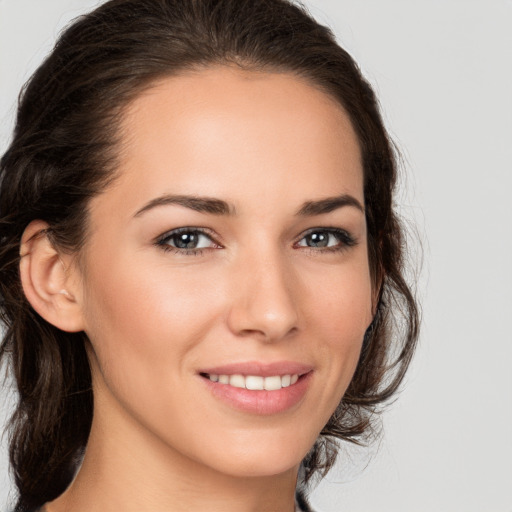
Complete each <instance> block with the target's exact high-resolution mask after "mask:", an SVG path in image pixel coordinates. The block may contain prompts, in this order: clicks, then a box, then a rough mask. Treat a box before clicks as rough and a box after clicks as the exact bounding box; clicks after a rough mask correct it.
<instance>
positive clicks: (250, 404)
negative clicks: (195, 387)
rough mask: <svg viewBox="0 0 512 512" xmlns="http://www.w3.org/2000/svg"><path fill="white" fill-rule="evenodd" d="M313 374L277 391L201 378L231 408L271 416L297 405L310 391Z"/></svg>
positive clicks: (307, 374) (310, 373)
mask: <svg viewBox="0 0 512 512" xmlns="http://www.w3.org/2000/svg"><path fill="white" fill-rule="evenodd" d="M312 373H313V372H309V373H306V374H304V375H302V376H301V377H300V378H299V380H298V381H297V382H296V383H295V384H292V385H291V386H288V387H286V388H281V389H277V390H275V391H266V390H261V391H253V390H248V389H245V388H236V387H234V386H230V385H229V384H220V383H219V382H212V381H211V380H210V379H208V378H207V377H202V376H201V377H200V378H201V379H202V380H203V381H204V383H205V385H206V386H207V387H208V389H209V390H210V391H211V392H212V393H213V395H214V396H215V397H216V398H218V399H220V400H222V401H223V402H224V403H227V404H228V405H230V406H231V407H234V408H235V409H238V410H240V411H244V412H248V413H252V414H260V415H269V414H278V413H280V412H284V411H287V410H288V409H291V408H292V407H294V406H295V405H297V404H298V403H299V402H300V401H301V400H302V399H303V398H304V396H305V394H306V391H307V390H308V387H309V383H310V380H311V376H312Z"/></svg>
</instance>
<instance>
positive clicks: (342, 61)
mask: <svg viewBox="0 0 512 512" xmlns="http://www.w3.org/2000/svg"><path fill="white" fill-rule="evenodd" d="M395 179H396V167H395V161H394V156H393V152H392V148H391V144H390V141H389V139H388V137H387V134H386V131H385V129H384V127H383V125H382V121H381V118H380V115H379V112H378V108H377V104H376V100H375V97H374V95H373V92H372V91H371V89H370V87H369V86H368V84H367V83H366V82H365V80H364V79H363V78H362V77H361V75H360V72H359V70H358V68H357V66H356V65H355V63H354V62H353V60H352V59H351V57H350V56H349V55H348V54H347V53H346V52H345V51H344V50H343V49H341V48H340V47H339V46H338V45H337V44H336V42H335V41H334V38H333V36H332V34H331V33H330V32H329V30H328V29H326V28H325V27H323V26H321V25H319V24H317V23H316V22H315V21H314V20H313V19H311V18H310V17H309V15H308V14H307V13H305V12H304V10H303V9H301V8H300V7H299V6H297V5H295V4H293V3H290V2H288V1H285V0H261V1H260V0H258V1H254V0H217V1H212V0H191V1H187V2H184V1H183V0H159V1H154V0H111V1H110V2H106V3H105V4H104V5H102V6H101V7H99V8H98V9H96V10H95V11H94V12H93V13H91V14H89V15H88V16H85V17H82V18H80V19H79V20H77V21H76V22H75V23H74V24H73V25H71V26H70V27H69V28H68V29H67V30H66V31H65V32H64V34H63V35H62V36H61V38H60V40H59V41H58V43H57V45H56V47H55V49H54V51H53V52H52V54H51V55H50V56H49V57H48V59H47V60H46V61H45V62H44V63H43V65H42V66H41V67H40V68H39V69H38V70H37V72H36V73H35V74H34V76H33V77H32V78H31V80H30V82H29V83H28V85H27V86H26V88H25V89H24V92H23V95H22V98H21V100H20V105H19V110H18V118H17V124H16V129H15V135H14V139H13V142H12V144H11V146H10V147H9V149H8V150H7V152H6V153H5V155H4V157H3V158H2V161H1V180H2V181H1V192H0V218H1V223H0V226H1V228H0V229H1V231H0V236H1V240H2V249H1V253H0V254H1V256H0V269H1V270H0V272H1V274H0V281H1V287H2V288H1V296H2V319H3V322H4V323H5V325H6V334H5V338H4V342H3V345H2V355H3V356H4V357H8V358H9V360H10V362H11V366H12V372H13V375H14V377H15V379H16V382H17V385H18V389H19V403H18V406H17V409H16V411H15V413H14V417H13V421H12V425H11V432H12V440H11V446H10V455H11V464H12V467H13V469H14V476H15V482H16V485H17V487H18V490H19V499H18V503H17V505H16V510H20V511H23V510H44V511H46V512H61V511H69V512H81V511H86V510H87V511H93V510H101V511H107V510H115V511H118V510H123V511H130V510H138V511H140V510H145V511H146V510H147V511H153V510H155V511H156V510H158V511H160V510H173V511H185V510H187V511H191V510H222V511H230V510H237V511H252V510H265V511H275V512H280V511H289V512H290V511H292V510H294V507H296V510H308V509H309V507H308V504H307V500H306V484H307V483H309V482H311V481H312V477H314V476H315V475H319V476H322V475H325V473H326V472H327V471H328V469H329V468H330V467H331V466H332V464H333V463H334V460H335V457H336V452H337V445H336V440H347V441H351V442H361V441H362V440H364V439H365V437H368V435H369V434H370V433H371V431H372V421H371V420H372V418H373V417H374V415H375V413H376V412H377V411H378V405H379V404H381V403H383V402H385V401H386V400H387V399H389V398H390V397H391V396H392V395H393V394H394V392H395V391H396V390H397V388H398V386H399V384H400V382H401V380H402V378H403V376H404V373H405V371H406V369H407V366H408V364H409V361H410V358H411V356H412V352H413V349H414V345H415V341H416V338H417V311H416V306H415V302H414V299H413V297H412V295H411V293H410V291H409V288H408V286H407V284H406V283H405V281H404V279H403V275H402V273H403V268H402V267H403V256H404V255H403V253H402V250H403V249H402V245H403V244H402V234H401V228H400V225H399V222H398V220H397V218H396V216H395V214H394V212H393V208H392V206H393V203H392V195H393V188H394V184H395ZM397 315H398V316H397ZM397 326H398V327H401V329H398V331H399V332H397ZM392 327H393V329H392Z"/></svg>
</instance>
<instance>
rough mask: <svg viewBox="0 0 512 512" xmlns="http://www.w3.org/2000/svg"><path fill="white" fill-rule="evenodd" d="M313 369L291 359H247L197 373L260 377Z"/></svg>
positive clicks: (306, 371)
mask: <svg viewBox="0 0 512 512" xmlns="http://www.w3.org/2000/svg"><path fill="white" fill-rule="evenodd" d="M311 370H313V367H312V366H311V365H307V364H302V363H296V362H293V361H276V362H273V363H263V362H258V361H247V362H241V363H230V364H225V365H221V366H214V367H210V368H203V369H201V370H199V372H198V373H208V374H210V375H211V374H216V375H235V374H240V375H259V376H261V377H271V376H273V375H294V374H297V375H304V374H305V373H309V372H310V371H311Z"/></svg>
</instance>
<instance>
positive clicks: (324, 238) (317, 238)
mask: <svg viewBox="0 0 512 512" xmlns="http://www.w3.org/2000/svg"><path fill="white" fill-rule="evenodd" d="M309 241H310V246H312V247H327V243H328V241H329V236H328V235H327V234H325V233H311V234H310V235H309Z"/></svg>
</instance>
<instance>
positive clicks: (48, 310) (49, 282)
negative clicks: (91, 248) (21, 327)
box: [20, 220, 84, 332]
mask: <svg viewBox="0 0 512 512" xmlns="http://www.w3.org/2000/svg"><path fill="white" fill-rule="evenodd" d="M48 228H49V226H48V224H47V223H46V222H43V221H41V220H34V221H32V222H31V223H30V224H29V225H28V226H27V227H26V229H25V231H24V232H23V236H22V238H21V247H20V279H21V284H22V286H23V291H24V293H25V296H26V298H27V300H28V301H29V302H30V304H31V305H32V307H33V308H34V310H35V311H37V313H39V315H40V316H41V317H42V318H44V319H45V320H46V321H47V322H49V323H50V324H52V325H54V326H55V327H58V328H59V329H61V330H63V331H67V332H78V331H82V330H83V329H84V322H83V315H82V307H81V306H82V305H81V301H80V300H79V297H81V295H82V294H81V290H80V286H81V285H80V282H81V281H80V279H79V276H78V269H77V268H76V265H75V263H74V260H73V258H72V256H70V255H68V254H63V253H61V252H59V251H58V250H57V249H56V248H55V247H54V246H53V244H52V243H51V241H50V239H49V237H48V235H47V233H46V229H48Z"/></svg>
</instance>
